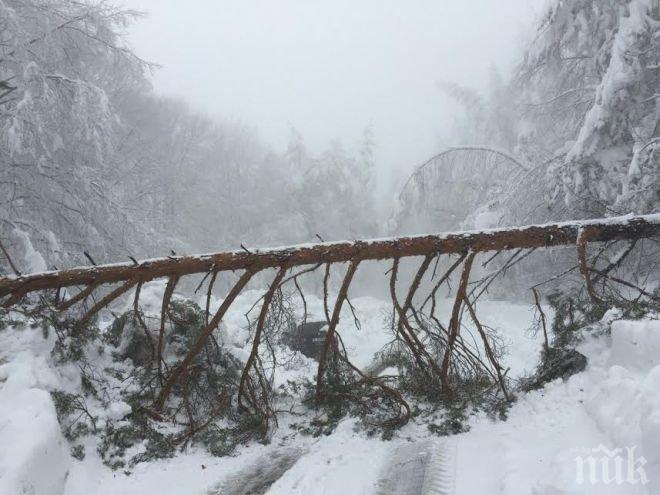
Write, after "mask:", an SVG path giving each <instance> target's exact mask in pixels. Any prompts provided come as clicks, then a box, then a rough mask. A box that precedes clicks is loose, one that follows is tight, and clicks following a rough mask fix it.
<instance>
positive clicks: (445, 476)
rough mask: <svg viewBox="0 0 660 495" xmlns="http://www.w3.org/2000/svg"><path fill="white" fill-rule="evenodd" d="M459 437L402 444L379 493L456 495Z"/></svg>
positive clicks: (380, 483) (381, 483)
mask: <svg viewBox="0 0 660 495" xmlns="http://www.w3.org/2000/svg"><path fill="white" fill-rule="evenodd" d="M455 461H456V440H455V439H453V438H446V439H443V440H440V441H435V442H431V441H428V442H414V443H408V444H403V445H400V446H399V447H398V448H397V449H396V450H395V451H394V452H393V453H392V455H391V457H390V459H389V461H388V462H387V464H386V466H385V470H384V471H383V477H382V478H381V480H380V481H379V482H378V483H377V485H376V492H375V493H376V495H391V494H394V493H396V494H397V495H398V494H401V495H453V494H454V492H455V479H456V472H455V471H456V463H455Z"/></svg>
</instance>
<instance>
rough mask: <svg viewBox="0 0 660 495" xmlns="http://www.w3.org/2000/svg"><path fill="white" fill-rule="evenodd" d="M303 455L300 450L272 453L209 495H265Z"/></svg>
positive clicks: (214, 489)
mask: <svg viewBox="0 0 660 495" xmlns="http://www.w3.org/2000/svg"><path fill="white" fill-rule="evenodd" d="M303 454H304V451H303V450H302V449H299V448H284V449H276V450H274V451H271V452H269V453H268V454H267V455H264V456H262V457H259V458H258V459H257V460H256V461H255V462H254V463H252V464H251V465H250V466H248V467H246V468H245V469H242V470H241V471H239V472H238V473H236V474H235V475H233V476H231V477H229V478H228V479H227V480H225V481H224V482H222V483H220V484H219V485H218V486H216V487H214V488H213V489H211V490H210V491H209V492H208V494H207V495H263V494H265V493H266V492H268V490H269V489H270V487H271V486H272V485H273V483H275V482H276V481H277V480H279V479H280V478H281V477H282V475H283V474H284V473H286V472H287V471H288V470H289V469H290V468H291V467H292V466H293V465H294V464H295V463H296V462H297V461H298V459H300V457H301V456H302V455H303Z"/></svg>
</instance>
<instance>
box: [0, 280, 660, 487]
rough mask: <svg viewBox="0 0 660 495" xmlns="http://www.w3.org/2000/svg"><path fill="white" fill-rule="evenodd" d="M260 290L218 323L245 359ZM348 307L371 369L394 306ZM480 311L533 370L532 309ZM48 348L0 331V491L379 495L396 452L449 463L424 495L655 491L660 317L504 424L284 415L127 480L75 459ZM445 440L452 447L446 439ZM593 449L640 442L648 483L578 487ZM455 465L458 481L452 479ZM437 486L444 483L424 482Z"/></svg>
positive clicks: (606, 345)
mask: <svg viewBox="0 0 660 495" xmlns="http://www.w3.org/2000/svg"><path fill="white" fill-rule="evenodd" d="M256 297H258V293H256V292H255V293H246V294H245V295H242V296H241V300H239V301H237V303H238V304H237V306H236V308H235V309H234V310H233V313H232V314H229V315H228V317H227V319H226V321H225V324H224V325H225V327H224V328H223V334H224V335H225V337H224V340H225V341H226V343H227V345H229V346H231V347H232V348H234V350H235V352H236V354H237V355H240V354H241V353H242V352H244V351H243V348H244V347H245V342H246V341H247V340H246V339H247V337H248V335H247V333H246V331H245V330H244V329H243V326H244V323H245V317H244V312H245V310H246V309H247V308H249V307H250V305H251V304H252V301H254V300H255V298H256ZM353 303H354V305H355V306H356V308H357V312H358V316H359V317H360V319H361V321H362V330H360V331H359V332H358V331H356V330H355V329H354V328H353V324H352V321H353V320H352V316H351V315H350V313H349V312H348V313H346V314H344V315H342V321H341V325H340V331H341V333H342V336H343V338H344V341H345V343H346V346H347V348H348V351H349V354H351V357H352V359H354V360H355V362H357V363H359V364H360V365H361V366H366V365H367V364H368V363H369V362H370V361H371V359H372V357H373V354H374V352H376V351H378V350H379V349H380V347H381V346H382V345H383V344H384V343H386V342H387V341H388V340H389V338H390V335H389V334H388V333H387V332H386V331H385V330H384V324H383V318H384V316H385V314H384V312H386V310H387V309H388V308H389V303H386V302H382V301H379V300H376V299H373V298H356V299H355V300H354V301H353ZM308 304H309V310H310V312H312V313H314V314H316V315H317V316H319V317H320V315H321V314H322V307H321V301H319V300H314V299H313V298H312V299H311V300H310V301H308ZM443 304H446V307H445V306H443V307H441V308H440V311H443V313H444V314H447V311H448V308H449V305H450V304H451V303H450V302H449V301H447V302H444V303H443ZM479 312H480V315H481V318H482V320H483V322H484V323H485V324H488V325H490V326H492V327H494V328H497V329H498V330H499V331H500V332H501V333H502V335H503V337H504V339H505V341H507V343H508V344H509V352H510V355H509V356H508V357H507V359H506V363H505V364H506V366H507V367H510V368H511V370H510V373H511V376H520V375H521V374H522V373H523V372H524V371H526V370H527V371H530V370H531V369H532V368H533V366H534V365H535V363H536V361H537V358H538V351H539V349H540V341H541V336H540V335H536V336H533V337H532V336H530V335H529V332H528V330H527V329H528V328H529V326H530V322H531V318H532V311H531V309H530V308H529V307H528V306H526V305H517V304H511V303H504V302H495V301H490V302H488V301H484V302H481V303H480V306H479ZM611 316H612V315H610V317H611ZM52 345H53V337H52V336H51V337H50V338H48V339H44V338H43V337H42V335H41V330H38V329H34V330H33V329H22V330H19V329H12V328H8V329H4V330H0V494H1V495H14V494H21V493H30V494H33V495H42V494H43V495H89V494H91V493H93V494H97V495H122V494H123V495H132V494H152V493H154V494H155V493H163V494H165V493H167V494H186V495H187V494H192V495H207V494H216V493H218V489H221V488H222V487H223V486H230V485H229V484H226V483H229V482H232V483H234V486H238V485H237V483H240V477H241V476H250V473H253V474H255V473H258V472H260V473H262V476H263V477H264V480H265V481H267V483H266V485H270V486H269V487H268V486H264V488H263V490H266V491H265V492H263V493H269V494H271V495H284V494H287V495H288V494H319V495H331V494H342V495H344V494H355V495H359V494H364V495H370V494H378V493H383V492H382V488H383V487H384V486H388V485H387V479H388V476H389V477H390V478H391V477H392V476H405V469H404V470H402V471H401V472H400V473H399V472H398V471H396V468H393V467H391V466H396V465H397V462H398V464H400V465H405V462H403V461H402V456H403V457H406V456H408V457H409V458H411V459H412V458H418V459H421V458H424V459H426V461H424V462H425V463H426V464H425V465H426V466H431V467H432V466H436V465H437V466H441V467H439V468H437V469H441V470H443V471H442V473H440V474H441V475H442V476H439V473H437V472H434V471H433V469H436V468H433V469H431V468H424V469H425V470H424V471H423V481H422V486H425V487H427V489H426V490H427V492H428V493H436V492H437V493H456V494H460V495H480V494H506V495H553V494H608V493H617V494H631V495H633V494H635V495H636V494H648V495H652V494H655V493H660V490H659V489H658V487H660V353H658V352H657V351H658V349H659V347H660V322H659V321H638V322H629V321H615V322H614V323H613V324H612V335H611V336H607V335H601V336H599V337H597V338H596V337H595V338H591V339H589V340H587V341H586V342H585V343H584V344H583V345H582V346H581V348H580V351H581V352H583V353H584V354H586V355H587V356H588V358H589V365H588V367H587V369H586V371H585V372H583V373H580V374H579V375H575V376H573V377H571V378H570V379H569V380H568V381H567V382H562V381H556V382H553V383H551V384H549V385H547V386H546V388H545V389H543V390H540V391H536V392H532V393H530V394H527V395H524V396H521V397H519V399H518V401H517V402H516V403H515V404H514V405H513V407H512V408H511V410H510V411H509V417H508V419H507V420H506V421H492V420H490V419H488V418H486V417H481V416H477V417H473V418H472V420H471V430H470V431H469V432H467V433H463V434H460V435H456V436H454V437H451V438H447V437H436V436H432V435H431V434H430V433H429V431H428V429H427V427H426V424H425V423H423V422H422V421H419V422H414V421H413V422H411V423H410V424H409V425H407V426H405V427H404V428H403V429H402V430H401V431H399V432H398V434H397V435H395V437H394V439H393V440H391V441H384V440H381V439H379V438H368V437H366V436H365V435H364V433H360V432H356V431H355V428H354V427H355V422H354V420H352V419H347V420H344V421H343V422H341V423H340V424H339V426H338V428H337V429H336V431H335V432H334V433H333V434H331V435H329V436H323V437H320V438H311V437H305V436H301V435H298V434H292V432H291V430H289V429H288V428H287V423H288V422H290V421H295V418H288V419H287V418H284V419H283V420H282V421H281V423H280V428H279V430H277V432H276V433H275V435H274V437H273V439H272V442H271V443H270V444H269V445H261V444H258V443H253V444H250V445H247V446H244V447H242V448H240V449H239V450H238V451H237V453H236V455H234V456H230V457H223V458H214V457H212V456H210V455H209V454H208V453H206V452H205V451H203V450H201V449H189V450H188V451H187V452H184V453H182V454H180V455H178V456H177V457H175V458H173V459H165V460H159V461H155V462H150V463H144V464H139V465H137V466H136V467H135V468H134V470H133V472H132V473H131V474H130V475H126V474H124V473H122V472H121V471H114V472H113V471H110V470H109V469H108V468H106V467H104V466H103V465H102V464H101V462H100V460H99V457H98V455H97V454H96V453H95V451H94V446H93V444H90V446H89V448H87V449H86V450H87V456H86V457H85V459H84V460H83V461H78V460H75V459H73V458H72V457H71V456H70V455H69V453H68V450H69V447H68V445H67V444H66V441H65V440H64V439H63V438H62V435H61V434H60V432H59V429H58V427H57V423H56V417H55V411H54V408H53V404H52V400H51V399H50V396H49V394H48V391H49V390H52V389H54V388H58V387H59V388H65V389H66V388H67V380H71V377H68V376H67V370H66V369H62V368H56V367H55V366H54V365H53V363H52V360H51V357H50V349H51V348H52ZM313 369H314V362H312V361H308V360H306V358H301V360H299V361H298V363H297V364H296V365H295V366H292V367H290V368H289V369H287V370H284V374H285V376H286V377H293V376H296V375H299V374H301V373H303V374H304V373H307V372H309V371H310V370H312V371H313ZM72 376H73V375H72ZM282 379H284V378H282ZM449 441H451V442H452V443H451V449H447V447H446V446H447V445H449V444H447V442H449ZM599 446H602V447H603V448H606V449H610V450H612V449H615V448H622V449H624V450H625V448H626V447H635V448H636V450H635V456H637V458H639V456H643V457H644V458H645V460H646V464H645V465H644V466H643V469H644V475H645V476H646V477H647V478H648V480H649V483H648V484H646V485H642V484H641V483H636V484H632V483H623V484H608V485H606V484H604V483H602V482H600V483H596V484H590V483H583V484H578V473H577V468H578V463H577V462H576V460H575V458H576V456H579V455H582V456H585V455H589V452H590V450H591V449H594V448H598V447H599ZM287 449H288V450H287ZM291 449H293V450H291ZM290 451H295V452H296V453H297V454H296V456H294V457H291V456H288V457H287V456H284V457H286V462H285V463H283V464H281V465H280V463H278V462H275V460H277V459H278V455H279V454H278V453H282V452H290ZM429 451H432V452H442V456H440V457H441V458H442V462H439V463H436V462H435V461H433V458H432V457H424V456H426V454H425V453H422V452H429ZM416 452H417V454H416ZM448 452H451V453H452V454H451V455H449V454H448ZM298 455H299V457H298ZM448 456H449V457H448ZM452 456H453V457H452ZM440 457H439V458H440ZM267 458H271V459H272V460H273V462H272V466H271V467H273V469H261V470H260V471H259V470H256V471H255V467H256V466H259V465H260V464H263V459H267ZM637 460H639V459H637ZM639 465H640V464H639V463H638V464H636V465H635V467H638V466H639ZM35 466H38V468H35ZM280 468H281V469H280ZM278 469H279V471H278ZM449 472H451V473H455V478H452V477H448V476H447V473H449ZM587 474H588V473H587ZM255 476H256V474H255ZM434 479H435V483H436V484H435V485H433V483H434ZM232 480H233V481H232ZM438 480H440V481H438ZM255 481H256V480H252V482H255ZM597 481H598V480H597ZM271 483H272V485H271ZM262 485H263V484H262ZM433 486H437V487H440V488H434V489H431V488H428V487H433ZM379 489H380V490H381V491H380V492H379V491H378V490H379ZM440 489H441V491H438V490H440ZM429 490H430V491H429ZM434 490H435V491H434ZM260 493H261V492H260Z"/></svg>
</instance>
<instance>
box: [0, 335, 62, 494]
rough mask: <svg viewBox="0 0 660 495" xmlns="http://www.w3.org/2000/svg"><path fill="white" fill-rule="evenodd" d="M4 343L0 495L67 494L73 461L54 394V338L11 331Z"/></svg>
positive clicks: (56, 380)
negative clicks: (63, 434) (56, 410)
mask: <svg viewBox="0 0 660 495" xmlns="http://www.w3.org/2000/svg"><path fill="white" fill-rule="evenodd" d="M0 341H1V342H2V344H1V345H0V494H2V495H5V494H7V495H12V494H23V493H25V494H30V495H53V494H59V493H62V489H63V487H64V483H65V480H66V476H67V472H68V469H69V467H70V465H71V460H72V459H71V456H70V455H69V445H68V443H67V441H66V440H65V439H64V437H63V436H62V433H61V431H60V424H59V422H58V420H57V414H56V412H55V407H54V405H53V401H52V399H51V397H50V394H49V392H48V390H50V389H53V388H54V387H56V386H57V385H58V384H59V382H60V378H59V377H58V376H56V374H55V372H54V371H53V369H54V366H53V363H52V362H51V361H50V350H51V349H52V346H53V343H54V339H53V338H52V337H51V338H46V339H44V336H43V335H42V331H41V330H40V329H27V328H26V329H23V330H17V329H13V328H9V329H5V330H0Z"/></svg>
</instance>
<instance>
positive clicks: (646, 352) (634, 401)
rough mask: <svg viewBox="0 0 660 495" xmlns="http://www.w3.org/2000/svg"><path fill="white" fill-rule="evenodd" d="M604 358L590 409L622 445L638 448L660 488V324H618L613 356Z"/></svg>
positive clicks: (653, 482) (613, 438)
mask: <svg viewBox="0 0 660 495" xmlns="http://www.w3.org/2000/svg"><path fill="white" fill-rule="evenodd" d="M601 359H602V361H604V362H603V368H602V370H600V371H601V373H600V374H599V375H597V376H596V377H597V378H598V381H597V382H596V381H595V380H594V383H593V390H594V392H593V393H592V395H591V396H590V397H589V398H588V399H587V401H586V402H585V407H586V409H587V411H588V412H589V414H590V415H591V416H592V417H593V419H594V421H595V422H596V424H597V425H598V427H599V428H600V429H601V431H604V432H607V434H608V436H609V437H610V438H611V439H612V441H613V443H614V444H615V445H616V446H617V447H633V446H634V447H637V448H638V449H637V451H638V453H639V455H643V456H644V457H645V458H646V460H647V462H648V464H647V465H646V467H645V469H646V473H647V476H648V478H649V480H650V482H651V483H652V484H653V486H656V487H660V321H659V320H646V321H616V322H614V323H613V324H612V344H611V353H610V354H609V356H607V357H605V356H603V357H602V358H601ZM596 377H595V378H596ZM652 493H658V492H652Z"/></svg>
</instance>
